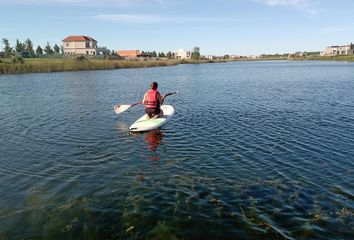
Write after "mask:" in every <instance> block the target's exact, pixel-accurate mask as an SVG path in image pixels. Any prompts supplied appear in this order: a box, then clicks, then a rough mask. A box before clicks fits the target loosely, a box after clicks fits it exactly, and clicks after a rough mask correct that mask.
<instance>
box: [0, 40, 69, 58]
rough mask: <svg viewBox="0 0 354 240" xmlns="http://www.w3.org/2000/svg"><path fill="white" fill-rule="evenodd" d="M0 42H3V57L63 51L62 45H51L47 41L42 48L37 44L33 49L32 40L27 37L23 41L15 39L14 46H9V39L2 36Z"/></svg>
mask: <svg viewBox="0 0 354 240" xmlns="http://www.w3.org/2000/svg"><path fill="white" fill-rule="evenodd" d="M1 43H2V44H3V55H4V57H5V58H10V57H12V56H16V55H20V56H22V57H36V56H38V55H42V54H44V53H45V54H48V55H52V54H60V53H61V54H62V53H63V47H59V46H58V44H55V45H54V46H53V47H52V46H51V45H50V44H49V42H47V45H46V46H45V47H44V48H42V47H41V46H40V45H38V46H37V48H36V50H34V46H33V42H32V40H31V39H29V38H27V39H26V40H25V41H24V42H21V41H20V40H19V39H17V40H16V44H15V47H11V44H10V41H9V40H8V39H7V38H3V39H2V41H1Z"/></svg>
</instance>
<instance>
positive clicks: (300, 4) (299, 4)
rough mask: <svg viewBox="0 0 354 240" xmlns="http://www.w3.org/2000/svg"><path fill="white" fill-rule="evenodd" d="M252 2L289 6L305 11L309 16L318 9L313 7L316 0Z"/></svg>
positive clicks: (313, 14) (257, 0)
mask: <svg viewBox="0 0 354 240" xmlns="http://www.w3.org/2000/svg"><path fill="white" fill-rule="evenodd" d="M253 1H254V2H257V3H261V4H265V5H267V6H270V7H279V6H283V7H291V8H294V9H297V10H300V11H303V12H306V13H307V14H309V15H310V16H315V15H317V14H318V10H317V9H316V8H315V1H316V0H253Z"/></svg>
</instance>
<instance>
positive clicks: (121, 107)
mask: <svg viewBox="0 0 354 240" xmlns="http://www.w3.org/2000/svg"><path fill="white" fill-rule="evenodd" d="M177 93H178V91H176V92H171V93H167V94H165V95H164V96H163V97H162V98H163V99H165V97H167V96H171V95H173V94H177ZM142 103H143V102H137V103H133V104H125V105H118V104H117V105H115V106H114V112H115V113H116V114H121V113H122V112H125V111H127V110H128V109H129V108H131V107H133V106H136V105H139V104H142Z"/></svg>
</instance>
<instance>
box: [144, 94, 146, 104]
mask: <svg viewBox="0 0 354 240" xmlns="http://www.w3.org/2000/svg"><path fill="white" fill-rule="evenodd" d="M145 98H146V93H145V94H144V98H143V104H145Z"/></svg>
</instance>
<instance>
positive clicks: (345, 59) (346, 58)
mask: <svg viewBox="0 0 354 240" xmlns="http://www.w3.org/2000/svg"><path fill="white" fill-rule="evenodd" d="M291 60H294V61H304V60H309V61H342V62H354V55H338V56H319V55H313V56H304V57H296V58H292V59H291Z"/></svg>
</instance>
